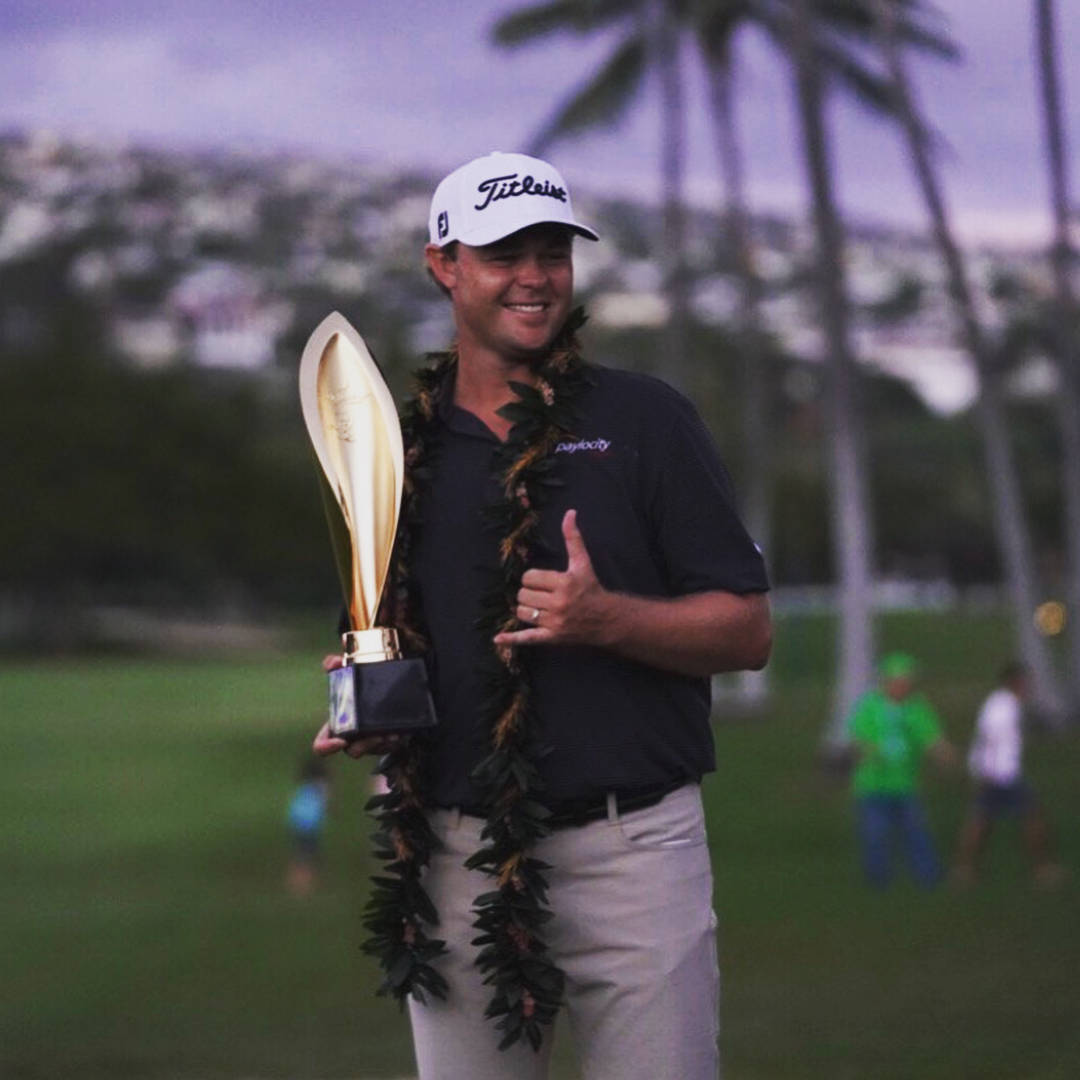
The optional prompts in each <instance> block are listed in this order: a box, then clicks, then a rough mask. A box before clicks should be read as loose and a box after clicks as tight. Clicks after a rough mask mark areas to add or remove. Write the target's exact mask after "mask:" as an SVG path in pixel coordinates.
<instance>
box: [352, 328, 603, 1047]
mask: <svg viewBox="0 0 1080 1080" xmlns="http://www.w3.org/2000/svg"><path fill="white" fill-rule="evenodd" d="M584 322H585V314H584V311H583V310H582V309H581V308H578V309H577V310H575V311H574V312H573V313H572V314H571V315H570V317H569V319H568V320H567V322H566V325H565V326H564V327H563V329H562V331H561V332H560V333H559V335H558V337H557V338H556V339H555V341H554V343H553V345H552V349H551V352H550V353H549V355H548V356H547V358H546V359H545V360H544V362H543V363H542V364H541V366H540V367H539V368H538V370H537V376H538V377H537V382H536V385H535V386H530V385H528V384H525V383H511V384H510V385H511V388H512V389H513V391H514V392H515V394H517V400H516V401H513V402H511V403H510V404H508V405H506V406H504V407H503V408H502V409H501V410H500V415H501V416H503V417H504V418H506V419H508V420H510V421H511V422H512V424H513V426H512V428H511V430H510V433H509V436H508V438H507V440H506V442H504V443H502V444H501V445H500V447H499V449H498V450H497V451H496V454H495V470H496V475H497V477H498V479H499V484H500V489H501V492H502V499H501V501H500V502H498V503H496V504H495V505H494V506H492V507H490V508H489V509H488V515H489V518H490V520H491V523H492V525H493V527H495V528H497V529H498V530H499V533H500V536H501V538H502V539H501V541H500V544H499V560H500V570H501V573H500V575H499V578H498V580H497V582H496V584H495V585H494V586H493V587H492V589H491V590H490V592H489V593H488V595H486V596H485V597H484V598H483V602H482V614H481V618H480V625H481V626H482V628H483V629H484V631H485V633H487V634H488V635H489V637H494V635H495V634H496V633H498V632H500V631H505V630H513V629H517V628H518V627H519V626H520V623H519V622H518V620H517V617H516V615H515V611H516V607H517V592H518V588H519V586H520V582H521V575H522V574H523V573H524V571H525V569H526V568H527V566H528V563H529V555H530V542H531V540H532V538H533V536H534V533H535V530H536V527H537V525H538V523H539V520H540V516H539V509H540V507H541V506H542V504H543V501H544V497H545V495H546V494H547V492H548V491H549V490H550V489H551V488H552V487H553V486H555V485H557V484H558V480H557V479H556V477H555V476H554V462H553V454H552V451H553V450H554V448H555V446H556V444H557V443H558V442H559V441H560V439H562V438H565V437H566V436H567V435H569V434H570V433H571V432H572V431H573V428H574V425H575V423H576V415H575V413H574V404H575V401H576V399H577V397H578V395H579V394H580V392H581V391H582V390H583V389H584V388H585V387H586V386H588V385H589V379H588V375H587V369H586V367H585V364H584V362H583V361H582V360H581V358H580V355H579V345H578V341H577V337H576V331H577V330H578V329H580V327H581V326H582V325H583V324H584ZM429 361H430V364H429V366H428V367H426V368H424V369H422V370H421V371H419V372H418V373H417V375H416V393H415V395H414V397H413V398H412V399H411V400H410V401H409V403H408V404H407V405H406V407H405V410H404V412H403V415H402V434H403V437H404V441H405V446H406V456H405V461H406V479H405V486H404V500H403V513H402V517H401V520H402V527H401V529H400V530H399V535H398V542H397V545H396V548H395V557H394V575H393V580H394V589H393V590H392V593H391V595H390V596H389V597H388V599H387V604H388V607H389V608H390V609H391V610H390V611H389V613H388V614H389V621H385V620H384V619H383V618H382V617H380V622H382V624H383V625H393V626H397V627H398V628H399V632H401V634H402V636H403V638H404V640H405V643H406V648H412V649H419V650H422V649H423V647H424V645H425V639H424V634H423V630H422V629H421V626H422V620H421V618H420V617H419V612H418V611H417V610H416V609H415V606H414V604H413V603H412V596H411V590H410V588H409V555H410V549H411V537H412V533H413V526H414V525H415V524H416V522H417V519H418V503H419V495H420V493H421V491H422V490H423V487H424V485H425V484H426V483H427V482H428V481H429V480H430V478H431V475H432V471H433V468H432V466H433V457H434V453H433V451H434V447H433V445H432V444H433V442H434V440H433V439H432V435H433V434H434V429H435V425H436V421H437V416H438V406H439V402H440V400H441V395H442V394H443V393H445V392H447V390H448V389H450V388H452V386H453V376H454V372H455V371H456V368H457V362H458V357H457V351H456V349H451V350H450V351H449V352H445V353H435V354H431V356H429ZM483 675H484V682H485V685H486V686H487V688H488V696H487V699H486V700H485V702H484V703H483V711H484V719H485V722H486V723H487V726H488V730H489V732H490V746H489V753H488V755H487V756H486V757H485V758H484V759H483V760H482V761H481V762H480V764H479V765H478V766H477V767H476V769H475V770H474V772H473V774H472V777H471V779H472V780H473V782H474V784H476V785H477V786H478V787H479V788H480V790H481V791H482V793H483V798H482V804H483V806H484V808H485V809H486V811H487V820H486V823H485V825H484V828H483V831H482V832H481V839H482V846H481V848H480V850H478V851H477V852H476V853H475V854H473V855H472V856H471V857H470V858H469V859H468V860H467V862H466V864H465V865H466V866H467V867H469V868H470V869H474V870H482V871H484V872H485V873H486V874H488V875H489V876H490V877H491V878H492V879H493V880H492V885H493V887H492V889H491V890H489V891H487V892H484V893H482V894H481V895H480V896H478V897H477V898H476V900H475V901H474V904H473V913H474V914H475V915H476V921H475V922H474V924H473V925H474V926H475V927H476V929H477V930H478V931H479V936H478V937H477V938H475V939H474V940H473V944H475V945H477V946H479V952H478V954H477V957H476V964H477V966H478V967H479V968H480V970H481V972H482V973H483V974H484V982H485V983H487V984H489V985H490V986H491V987H492V997H491V1000H490V1002H489V1004H488V1006H487V1010H486V1012H485V1016H487V1017H488V1018H491V1019H493V1020H495V1021H496V1023H495V1027H496V1028H497V1029H498V1030H499V1031H501V1033H502V1037H501V1039H500V1042H499V1049H500V1050H502V1049H506V1048H507V1047H509V1046H512V1045H513V1044H514V1043H516V1042H518V1041H519V1040H527V1041H528V1042H529V1044H530V1045H531V1046H532V1047H533V1049H534V1050H536V1049H538V1048H539V1047H540V1043H541V1040H542V1038H543V1029H542V1025H545V1024H550V1023H551V1022H552V1021H553V1020H554V1018H555V1015H556V1013H557V1012H558V1010H559V1007H560V1005H561V1004H562V1000H563V988H564V984H565V976H564V974H563V972H562V971H561V970H560V968H559V967H558V966H557V965H556V964H555V963H554V962H553V961H552V960H551V958H550V957H549V955H548V948H547V945H546V944H545V942H544V939H543V935H542V930H543V927H544V924H545V923H547V922H548V921H549V920H550V919H551V911H550V909H549V908H548V902H547V880H546V879H545V877H544V871H545V870H548V869H550V866H549V865H548V864H546V863H544V862H542V861H541V860H539V859H536V858H534V857H532V856H531V855H530V854H529V851H530V848H531V847H532V845H533V844H534V843H535V842H536V841H537V840H539V839H541V838H542V837H544V836H546V835H547V834H548V832H549V828H548V826H547V818H549V817H550V816H551V812H550V811H549V810H548V808H547V807H546V806H545V805H544V803H543V801H542V799H541V797H540V796H541V789H542V786H543V785H542V782H541V779H540V774H539V772H538V770H537V767H536V762H537V759H538V756H539V751H540V748H539V746H538V744H537V739H536V734H535V733H536V727H537V725H536V723H535V714H534V706H533V703H532V698H531V682H530V678H529V672H528V668H527V667H526V666H525V665H523V664H522V663H521V662H520V660H519V658H518V655H517V650H516V648H514V647H512V646H502V647H499V648H496V647H494V646H493V647H492V650H491V654H490V656H489V657H487V659H486V663H485V670H484V672H483ZM425 749H426V747H425V740H424V739H423V738H419V737H418V738H413V739H409V740H407V741H406V742H405V744H403V745H402V746H400V747H398V748H396V749H395V750H393V751H392V752H391V753H390V754H388V755H387V756H386V757H385V758H384V759H383V761H382V763H381V765H380V769H379V771H380V772H382V773H383V775H385V777H386V778H387V782H388V785H389V789H390V790H389V793H388V794H386V795H379V796H376V797H375V798H373V799H372V800H371V801H370V802H369V804H368V808H369V809H371V810H374V811H375V812H376V820H377V828H376V833H375V854H376V856H377V857H378V858H379V859H381V860H382V861H383V862H384V863H385V867H384V871H385V872H384V873H383V874H380V875H376V876H374V877H373V878H372V881H373V885H374V889H373V892H372V896H371V899H370V900H369V901H368V904H367V907H366V908H365V914H364V926H365V927H366V929H367V930H368V931H370V934H371V936H370V938H369V939H368V940H367V941H366V942H365V943H364V951H365V952H367V953H368V954H370V955H373V956H375V957H377V958H378V960H379V963H380V965H381V966H382V969H383V972H384V977H383V982H382V984H381V985H380V987H379V989H378V993H379V994H389V995H391V996H393V997H395V998H396V999H397V1000H398V1001H399V1002H401V1003H402V1004H404V1001H405V999H406V997H407V996H409V995H410V994H411V995H412V996H413V997H415V998H416V999H417V1000H418V1001H420V1002H421V1003H423V1002H424V1001H425V994H432V995H434V996H436V997H445V996H446V993H447V991H448V989H449V987H448V985H447V983H446V980H445V979H444V978H443V976H442V975H441V974H440V973H439V972H438V971H437V970H436V968H435V967H434V966H433V963H432V961H434V960H435V959H436V958H437V957H438V956H440V955H441V954H442V953H444V952H445V951H446V943H445V942H444V941H442V940H439V939H437V938H433V937H430V936H429V934H428V928H430V927H434V926H436V925H437V923H438V913H437V911H436V910H435V907H434V905H433V904H432V902H431V899H430V898H429V897H428V895H427V893H426V892H425V890H424V887H423V884H422V880H421V879H422V875H423V870H424V868H425V867H426V866H427V865H428V863H429V861H430V858H431V855H432V853H433V852H434V851H435V850H436V849H437V848H438V846H439V841H438V838H437V837H436V836H435V834H434V833H433V832H432V830H431V827H430V826H429V824H428V821H427V817H426V815H425V812H424V795H423V791H422V782H421V777H422V776H423V775H424V755H425Z"/></svg>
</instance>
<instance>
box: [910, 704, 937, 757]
mask: <svg viewBox="0 0 1080 1080" xmlns="http://www.w3.org/2000/svg"><path fill="white" fill-rule="evenodd" d="M911 732H912V734H913V735H914V736H915V741H916V742H917V743H918V744H919V746H920V747H921V748H922V749H924V750H925V749H926V747H928V746H931V745H932V744H933V743H936V742H937V741H938V739H940V738H941V722H940V720H938V715H937V713H936V712H934V709H933V707H932V706H931V705H930V703H929V702H928V701H927V700H926V699H925V698H919V700H918V701H916V702H915V703H914V707H913V708H912V710H911Z"/></svg>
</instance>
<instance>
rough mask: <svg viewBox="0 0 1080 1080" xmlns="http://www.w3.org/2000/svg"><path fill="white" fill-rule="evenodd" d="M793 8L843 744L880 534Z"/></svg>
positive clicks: (811, 71)
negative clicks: (820, 352)
mask: <svg viewBox="0 0 1080 1080" xmlns="http://www.w3.org/2000/svg"><path fill="white" fill-rule="evenodd" d="M791 16H792V18H791V21H790V25H789V34H790V39H789V40H790V45H789V48H790V51H791V59H792V62H793V65H794V71H793V74H794V89H795V95H796V106H797V109H798V114H799V124H800V131H801V135H802V154H803V165H804V167H805V169H806V176H807V184H808V187H809V190H810V196H811V202H812V208H813V219H814V227H815V232H816V236H817V273H816V275H815V286H816V290H817V298H818V305H819V310H820V314H821V322H822V328H823V331H824V341H825V350H826V355H825V358H824V359H825V365H826V371H827V402H828V419H829V427H830V429H831V430H830V441H829V453H830V468H829V477H830V480H831V498H832V515H831V516H832V544H833V554H834V558H835V560H836V573H837V576H838V579H839V587H840V626H839V641H838V669H837V679H836V683H835V691H834V699H833V708H832V712H831V719H830V723H829V726H828V730H827V733H826V741H827V743H828V744H830V745H831V746H832V747H834V748H835V747H837V746H840V745H842V744H843V743H845V742H846V735H845V730H846V723H847V717H848V715H849V714H850V712H851V707H852V705H853V704H854V702H855V700H856V698H857V697H858V696H859V694H860V693H862V692H863V690H865V688H866V685H867V683H868V682H869V680H870V673H871V671H872V670H873V655H874V649H873V617H872V613H871V543H872V540H871V532H870V525H869V522H870V514H869V509H868V506H869V500H868V493H867V491H868V489H867V478H866V457H865V455H864V454H863V452H862V451H863V446H864V440H863V436H862V431H861V410H860V408H859V403H858V398H857V395H858V385H857V372H856V369H855V357H854V354H853V352H852V348H851V340H850V316H849V309H848V292H847V287H846V279H845V272H844V258H843V229H842V226H841V223H840V215H839V213H838V211H837V207H836V199H835V196H834V192H833V170H832V162H831V156H830V145H829V139H828V132H827V129H826V124H825V93H826V87H825V85H824V82H823V79H822V71H821V65H820V63H819V57H818V54H817V52H816V51H815V48H814V41H815V37H816V29H817V28H816V26H815V20H816V19H817V18H818V15H817V14H815V11H814V10H813V6H812V0H793V2H792V4H791Z"/></svg>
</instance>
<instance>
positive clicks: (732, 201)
mask: <svg viewBox="0 0 1080 1080" xmlns="http://www.w3.org/2000/svg"><path fill="white" fill-rule="evenodd" d="M705 70H706V75H707V77H708V86H709V103H710V112H711V116H712V125H713V132H714V134H715V136H716V147H717V154H718V157H719V161H720V172H721V174H722V176H723V179H724V200H725V201H724V213H723V219H724V222H725V226H726V230H727V240H728V244H729V247H730V249H731V251H732V252H733V254H734V256H735V265H736V270H737V273H738V276H739V282H740V285H741V288H740V300H739V312H738V316H737V319H738V340H739V374H740V382H741V384H742V393H741V395H740V402H741V405H742V420H743V429H742V442H743V452H744V455H745V465H744V469H743V477H744V480H743V486H744V491H743V519H744V520H745V522H746V527H747V529H748V531H749V533H750V535H751V536H752V537H753V538H754V540H755V541H756V542H757V544H758V545H759V546H760V548H761V550H762V551H763V552H764V553H765V559H766V563H768V561H769V555H770V552H771V551H772V512H771V511H772V438H771V434H770V430H769V428H770V424H769V409H768V372H767V371H766V369H765V350H764V348H763V342H764V335H763V333H762V320H761V292H762V290H761V279H760V278H759V277H758V275H757V272H756V270H755V267H754V252H753V245H752V242H751V239H750V215H749V213H748V211H747V207H746V191H745V185H744V182H743V162H742V152H741V148H740V146H739V140H738V137H737V134H736V131H735V117H734V108H733V98H734V95H733V93H732V89H733V83H734V71H733V61H732V56H731V53H730V51H729V49H728V47H727V46H726V44H725V51H724V52H723V53H722V54H718V53H711V52H707V53H706V56H705ZM768 670H769V669H768V668H763V669H762V670H761V671H747V672H743V673H742V675H741V676H740V690H741V693H742V696H743V697H744V698H745V699H748V700H751V701H760V700H761V699H763V698H764V697H766V696H767V694H768Z"/></svg>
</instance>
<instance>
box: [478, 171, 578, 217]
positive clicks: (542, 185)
mask: <svg viewBox="0 0 1080 1080" xmlns="http://www.w3.org/2000/svg"><path fill="white" fill-rule="evenodd" d="M476 190H477V192H479V194H480V195H482V196H484V201H483V202H480V203H477V204H476V205H475V206H474V207H473V209H474V210H484V209H486V208H487V207H488V206H490V205H491V204H492V203H493V202H498V201H499V200H500V199H516V198H517V197H518V196H519V195H546V196H547V197H548V198H549V199H558V200H559V202H566V188H562V187H559V186H558V185H556V184H553V183H551V182H550V181H549V180H541V181H537V180H535V179H534V178H533V177H531V176H525V177H522V179H520V180H519V179H518V174H517V173H516V172H515V173H507V174H506V176H492V177H490V178H489V179H487V180H481V181H480V183H479V184H477V185H476Z"/></svg>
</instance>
